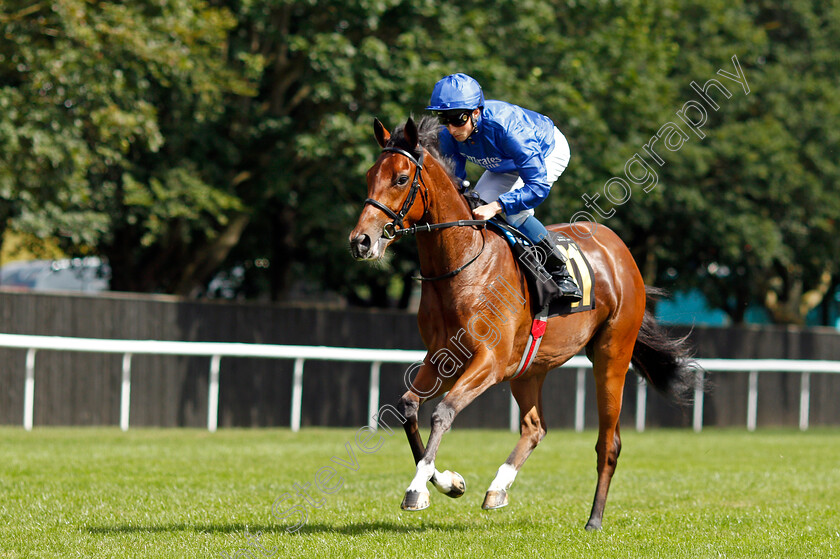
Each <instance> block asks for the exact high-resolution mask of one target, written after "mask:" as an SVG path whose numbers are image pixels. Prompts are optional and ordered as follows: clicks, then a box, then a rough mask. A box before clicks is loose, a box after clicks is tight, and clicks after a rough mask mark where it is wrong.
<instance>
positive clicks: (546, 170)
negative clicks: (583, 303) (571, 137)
mask: <svg viewBox="0 0 840 559" xmlns="http://www.w3.org/2000/svg"><path fill="white" fill-rule="evenodd" d="M426 109H427V110H429V111H432V112H433V113H434V114H435V116H437V117H438V120H439V121H440V123H441V125H442V126H441V129H440V148H441V152H442V153H443V154H444V155H446V156H448V157H450V158H452V159H453V160H454V162H455V174H456V175H457V176H458V177H460V178H461V179H466V176H467V173H466V161H467V160H469V161H472V162H473V163H475V164H477V165H478V166H480V167H483V168H484V169H486V170H485V172H484V174H482V175H481V178H480V179H479V180H478V183H477V184H476V185H475V191H476V192H477V193H478V195H479V196H480V197H481V200H482V201H483V202H484V205H482V206H479V207H477V208H475V209H474V210H473V214H474V215H475V217H476V218H478V219H490V218H491V217H493V216H495V215H497V214H501V215H502V217H504V219H505V220H506V221H507V222H508V223H510V224H511V225H512V226H514V227H516V228H517V229H518V230H519V231H521V232H522V233H523V234H524V235H525V236H526V237H528V239H529V240H530V241H531V243H532V244H533V245H534V246H535V247H537V248H539V249H541V250H540V252H542V253H543V254H544V255H547V256H546V258H545V263H544V265H545V268H546V271H548V272H549V273H550V274H551V276H552V278H554V281H555V283H557V285H558V287H559V288H560V293H561V295H562V296H563V297H565V298H567V299H570V300H580V299H581V291H580V288H579V287H578V285H577V284H576V283H575V280H574V278H573V277H572V276H571V274H569V272H568V270H567V268H566V258H565V257H564V256H563V254H562V253H561V252H560V251H559V250H558V249H557V247H555V246H554V244H553V243H552V242H551V240H550V238H549V236H548V231H547V230H546V228H545V226H544V225H543V224H542V223H540V221H539V220H538V219H537V218H535V217H534V208H535V207H536V206H538V205H539V204H540V203H541V202H542V201H543V200H545V198H546V197H547V196H548V193H549V190H551V185H552V184H553V183H554V181H556V180H557V178H558V177H559V176H560V174H561V173H562V172H563V171H564V170H565V169H566V166H567V165H568V163H569V144H568V142H566V138H565V136H563V134H562V133H561V132H560V130H558V129H557V127H556V126H554V123H553V122H552V121H551V119H549V118H548V117H546V116H543V115H541V114H539V113H535V112H533V111H529V110H527V109H523V108H522V107H519V106H517V105H513V104H510V103H505V102H504V101H494V100H487V101H485V100H484V93H483V92H482V90H481V86H480V85H479V84H478V82H477V81H476V80H475V79H473V78H471V77H470V76H468V75H466V74H452V75H450V76H447V77H445V78H443V79H442V80H440V81H439V82H437V83H436V84H435V87H434V90H433V91H432V97H431V99H430V100H429V106H428V107H426Z"/></svg>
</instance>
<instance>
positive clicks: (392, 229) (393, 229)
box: [365, 147, 428, 240]
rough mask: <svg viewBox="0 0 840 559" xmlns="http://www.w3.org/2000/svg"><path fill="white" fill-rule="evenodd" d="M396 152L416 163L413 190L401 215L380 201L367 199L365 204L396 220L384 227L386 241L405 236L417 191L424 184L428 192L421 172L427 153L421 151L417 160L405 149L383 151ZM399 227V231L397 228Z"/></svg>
mask: <svg viewBox="0 0 840 559" xmlns="http://www.w3.org/2000/svg"><path fill="white" fill-rule="evenodd" d="M388 151H390V152H394V153H399V154H400V155H404V156H406V157H408V160H409V161H411V162H412V163H414V180H412V181H411V189H410V190H409V191H408V196H406V198H405V202H403V205H402V208H400V211H399V213H397V212H395V211H394V210H392V209H391V208H389V207H388V206H386V205H385V204H383V203H382V202H380V201H379V200H374V199H373V198H367V199H365V204H370V205H371V206H373V207H375V208H378V209H380V210H382V211H383V212H385V214H386V215H387V216H388V217H391V218H393V219H394V221H392V222H391V223H386V224H385V225H384V226H383V227H382V236H383V237H385V238H386V239H389V240H390V239H393V238H394V237H396V236H397V235H405V234H406V231H407V230H406V228H404V227H403V226H402V224H403V220H404V219H405V216H406V214H408V211H409V210H410V209H411V206H412V205H414V199H415V198H417V191H419V190H420V184H421V183H422V184H423V187H424V188H426V190H428V187H426V183H425V182H423V176H422V175H421V171H422V170H423V156H424V155H425V153H426V152H425V151H424V150H421V151H420V158H419V159H418V158H416V157H414V156H413V155H411V154H410V153H408V152H407V151H405V150H404V149H400V148H395V147H387V148H383V149H382V153H385V152H388ZM423 205H424V206H425V205H426V200H425V197H424V200H423ZM398 226H399V229H397V227H398Z"/></svg>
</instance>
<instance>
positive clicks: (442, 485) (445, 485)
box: [432, 470, 467, 499]
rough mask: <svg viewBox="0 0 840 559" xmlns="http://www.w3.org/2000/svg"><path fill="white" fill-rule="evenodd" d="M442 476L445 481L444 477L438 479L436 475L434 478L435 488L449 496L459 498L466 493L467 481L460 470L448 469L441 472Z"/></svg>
mask: <svg viewBox="0 0 840 559" xmlns="http://www.w3.org/2000/svg"><path fill="white" fill-rule="evenodd" d="M440 477H441V478H445V482H444V480H443V479H438V476H435V477H434V478H432V483H434V485H435V489H437V490H438V491H440V492H441V493H443V494H444V495H446V496H447V497H452V498H453V499H457V498H458V497H461V496H462V495H463V494H464V493H466V491H467V482H466V481H464V478H463V476H461V474H459V473H458V472H450V471H449V470H446V471H445V472H442V473H441V475H440Z"/></svg>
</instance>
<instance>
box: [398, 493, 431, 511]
mask: <svg viewBox="0 0 840 559" xmlns="http://www.w3.org/2000/svg"><path fill="white" fill-rule="evenodd" d="M431 504H432V503H431V501H430V500H429V492H428V491H426V492H425V493H421V492H419V491H406V492H405V497H403V501H402V504H400V508H401V509H402V510H411V511H417V510H423V509H427V508H429V505H431Z"/></svg>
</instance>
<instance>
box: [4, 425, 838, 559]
mask: <svg viewBox="0 0 840 559" xmlns="http://www.w3.org/2000/svg"><path fill="white" fill-rule="evenodd" d="M595 438H596V433H595V432H593V431H588V432H585V433H582V434H577V433H572V432H568V431H553V432H550V433H549V435H548V437H547V438H546V439H545V441H544V442H543V443H542V444H541V445H540V447H539V448H538V449H537V450H536V451H535V452H534V454H533V455H532V456H531V458H530V459H529V461H528V463H527V464H526V465H525V467H524V468H523V470H522V472H520V475H519V478H518V479H517V481H516V483H515V484H514V486H513V488H512V490H511V492H510V495H511V504H510V505H509V506H508V507H507V508H504V509H501V510H497V511H482V510H481V508H480V505H481V502H482V499H483V497H484V492H485V490H486V489H487V486H488V485H489V483H490V481H491V479H492V478H493V476H494V474H495V471H496V469H497V468H498V466H499V465H500V464H501V463H502V462H503V461H504V459H505V458H506V457H507V455H508V453H509V452H510V450H511V449H512V448H513V445H514V443H515V441H516V435H514V434H512V433H509V432H504V431H473V430H457V429H456V430H453V431H452V432H451V433H448V434H447V435H446V436H445V437H444V441H443V445H442V448H441V452H440V453H439V456H438V461H437V466H438V469H441V470H442V469H447V468H448V469H453V470H456V471H458V472H459V473H461V474H462V475H463V476H464V477H465V478H466V480H467V494H466V495H465V496H464V497H462V498H460V499H449V498H448V497H445V496H443V495H441V494H438V493H437V492H436V491H434V490H432V506H431V508H429V509H427V510H425V511H422V512H417V513H409V512H403V511H401V510H400V509H399V504H400V500H401V499H402V494H403V491H404V490H405V488H406V487H407V486H408V484H409V482H410V481H411V478H412V476H413V473H414V467H413V465H412V463H411V455H410V452H409V450H408V446H407V444H406V442H405V440H404V437H403V435H402V432H401V430H400V431H399V432H395V433H394V436H393V437H388V436H386V437H385V440H384V442H383V445H382V447H381V448H380V449H379V450H377V451H376V452H374V453H371V454H364V453H362V452H360V451H359V449H358V448H357V447H355V431H354V430H349V429H304V430H303V431H301V432H300V433H291V432H290V431H288V430H282V429H277V430H222V431H219V432H217V433H215V434H210V433H207V432H205V431H200V430H180V429H165V430H145V429H132V430H131V431H129V432H128V433H122V432H120V431H119V430H117V429H104V428H103V429H99V428H85V429H77V428H41V429H37V428H36V429H35V431H33V432H31V433H26V432H24V431H22V430H21V429H20V428H14V427H3V428H0V448H2V451H0V557H2V558H9V557H12V558H19V557H21V558H22V557H27V558H28V557H50V558H55V557H61V558H63V557H119V558H126V557H155V558H159V557H178V558H180V557H268V556H273V557H318V558H324V557H326V558H331V557H341V558H344V557H365V558H367V557H399V558H403V557H415V556H416V557H479V558H483V557H528V558H532V557H574V558H578V557H598V558H609V557H616V558H628V557H674V558H681V557H737V558H742V557H760V558H762V559H764V558H767V557H783V558H785V559H789V558H794V557H809V558H810V557H819V558H823V557H840V513H838V509H840V444H838V443H840V431H838V430H827V429H815V430H812V431H809V432H807V433H800V432H797V431H783V430H760V431H758V432H756V433H747V432H745V431H743V430H723V431H721V430H707V431H704V432H703V433H701V434H694V433H692V432H688V431H676V430H659V431H649V432H646V433H635V432H633V431H630V430H628V431H627V432H625V433H624V450H623V452H622V456H621V459H620V461H619V465H618V471H617V473H616V476H615V478H614V480H613V485H612V490H611V493H610V499H609V500H608V502H607V510H606V514H605V517H604V529H603V530H602V531H601V532H598V533H589V532H585V531H584V530H583V526H584V524H585V522H586V519H587V517H588V514H589V507H590V506H591V498H592V495H593V493H594V489H595V453H594V450H593V447H594V444H595ZM345 443H349V444H350V445H351V446H353V447H354V455H355V460H356V461H357V462H358V470H357V471H351V470H348V469H346V468H344V467H343V466H341V465H339V464H336V463H335V462H332V461H331V458H332V457H336V458H337V459H339V458H341V459H345V460H350V458H348V452H347V449H346V448H345ZM351 461H352V460H351ZM330 465H331V466H333V467H335V469H336V470H337V471H339V472H340V473H339V475H340V476H341V477H342V478H343V485H342V486H341V487H340V488H339V489H338V490H337V491H336V492H335V493H334V494H332V495H325V494H323V493H321V492H320V490H318V489H316V488H315V486H314V484H313V485H311V486H310V493H311V494H312V496H313V498H323V499H324V502H323V504H322V508H320V509H318V510H315V509H313V508H312V507H307V508H308V512H309V515H308V519H307V522H306V524H305V525H304V526H303V527H302V528H301V529H300V530H299V531H298V532H297V533H293V534H290V533H287V531H286V528H287V526H288V524H289V523H288V522H286V523H284V522H280V521H278V520H277V519H276V518H274V517H273V516H272V503H273V502H274V501H275V500H276V499H277V498H278V497H280V496H281V495H283V494H284V493H289V492H292V493H293V492H295V488H294V484H296V483H297V484H301V485H302V484H305V483H312V482H313V480H314V478H315V475H316V472H318V471H319V470H321V469H323V468H325V467H326V466H330ZM336 481H337V479H333V480H332V481H331V482H330V484H335V483H336ZM296 502H301V501H300V499H297V498H296V499H295V500H294V501H286V502H284V503H282V506H283V508H278V512H279V511H282V510H285V508H286V507H287V506H290V505H291V504H293V503H296ZM257 533H260V536H259V542H260V543H261V545H262V546H263V549H262V550H261V549H258V548H256V547H254V546H252V545H249V538H248V535H247V534H257ZM246 550H250V551H248V552H246ZM272 551H273V553H272Z"/></svg>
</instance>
